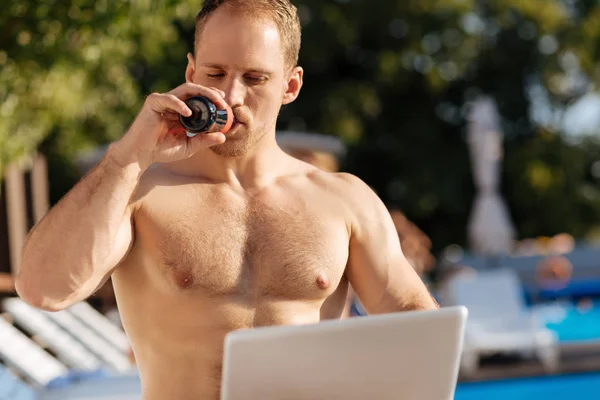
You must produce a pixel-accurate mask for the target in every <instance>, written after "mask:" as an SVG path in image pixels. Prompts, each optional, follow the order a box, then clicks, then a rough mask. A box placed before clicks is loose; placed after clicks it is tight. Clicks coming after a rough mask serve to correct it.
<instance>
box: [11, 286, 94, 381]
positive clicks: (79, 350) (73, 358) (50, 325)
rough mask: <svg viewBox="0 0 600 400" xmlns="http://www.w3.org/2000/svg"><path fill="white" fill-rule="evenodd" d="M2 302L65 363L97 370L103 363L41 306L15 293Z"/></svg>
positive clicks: (81, 368) (24, 327) (24, 326)
mask: <svg viewBox="0 0 600 400" xmlns="http://www.w3.org/2000/svg"><path fill="white" fill-rule="evenodd" d="M2 305H3V307H4V310H6V311H7V312H8V313H9V314H10V315H11V316H12V318H13V319H14V320H15V322H16V323H17V324H18V325H19V326H20V327H21V328H23V329H24V330H25V331H27V333H28V334H30V335H31V336H36V337H38V338H39V339H41V341H43V343H44V344H45V345H46V346H47V347H48V349H50V350H51V351H52V352H53V353H54V354H55V355H56V358H57V359H58V360H59V361H60V362H62V363H63V364H65V365H66V366H68V367H70V368H73V369H76V370H81V371H96V370H98V369H100V368H101V367H102V362H101V361H100V359H99V358H98V357H96V356H95V355H94V354H93V353H92V352H90V351H89V350H88V349H86V348H85V346H83V345H82V344H81V343H80V342H79V341H77V340H76V339H74V338H73V337H72V336H71V335H70V334H69V333H68V332H66V331H65V330H64V329H62V328H61V327H59V326H58V325H56V323H54V322H53V321H51V320H50V319H49V318H48V317H47V316H46V315H44V313H43V312H41V311H40V310H37V309H35V308H33V307H31V306H30V305H29V304H27V303H25V302H24V301H23V300H21V299H19V298H16V297H14V298H9V299H5V300H4V301H3V302H2Z"/></svg>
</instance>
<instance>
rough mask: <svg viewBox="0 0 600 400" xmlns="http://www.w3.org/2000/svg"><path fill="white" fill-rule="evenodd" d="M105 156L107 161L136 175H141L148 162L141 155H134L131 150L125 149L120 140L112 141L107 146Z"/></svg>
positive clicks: (147, 166) (148, 164)
mask: <svg viewBox="0 0 600 400" xmlns="http://www.w3.org/2000/svg"><path fill="white" fill-rule="evenodd" d="M106 158H107V160H108V162H109V163H111V164H112V165H114V166H115V167H117V168H119V169H121V170H123V171H127V172H130V173H131V174H134V175H136V176H138V177H139V176H141V175H142V174H143V173H144V171H146V170H147V169H148V168H149V167H150V164H151V163H149V162H148V161H146V160H143V159H142V158H143V157H138V156H136V155H135V154H134V153H133V152H131V151H128V150H127V149H125V148H124V147H123V145H122V143H121V142H119V141H117V142H113V143H111V144H110V145H109V146H108V149H107V151H106Z"/></svg>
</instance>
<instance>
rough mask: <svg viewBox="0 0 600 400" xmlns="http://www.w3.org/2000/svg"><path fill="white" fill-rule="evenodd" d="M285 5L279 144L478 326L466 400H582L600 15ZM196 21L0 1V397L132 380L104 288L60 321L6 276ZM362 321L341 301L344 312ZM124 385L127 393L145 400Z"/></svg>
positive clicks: (589, 353) (583, 3) (590, 7)
mask: <svg viewBox="0 0 600 400" xmlns="http://www.w3.org/2000/svg"><path fill="white" fill-rule="evenodd" d="M293 3H294V4H295V5H296V6H297V7H298V10H299V13H300V17H301V20H302V24H303V42H302V50H301V54H300V64H301V65H302V66H303V67H304V69H305V80H304V87H303V89H302V92H301V95H300V97H299V98H298V100H297V101H296V102H294V103H293V104H291V105H288V106H286V107H284V108H283V109H282V112H281V116H280V119H279V123H278V140H279V141H280V144H281V146H282V147H283V148H284V149H286V151H288V152H290V154H293V155H294V156H296V157H298V158H301V159H304V160H306V161H307V162H310V163H313V164H315V165H318V166H320V167H321V168H323V169H326V170H329V171H346V172H350V173H353V174H356V175H357V176H359V177H360V178H362V179H363V180H364V181H365V182H366V183H367V184H369V185H370V186H371V187H372V188H373V190H374V191H375V192H376V193H377V194H378V195H379V196H380V197H381V199H382V200H383V201H384V202H385V203H386V205H387V206H388V208H389V210H390V213H391V215H392V217H393V219H394V222H395V223H396V226H397V230H398V235H399V240H400V242H401V244H402V247H403V250H404V252H405V253H406V255H407V257H408V258H409V260H410V262H411V264H412V265H413V267H414V268H415V269H416V270H417V271H418V272H419V273H420V274H421V276H422V277H423V279H424V280H425V281H426V283H427V284H428V285H429V287H430V290H431V291H432V292H433V293H434V294H435V295H436V297H437V298H438V300H439V301H440V303H441V304H442V305H443V306H446V305H454V304H463V305H466V306H467V307H468V308H469V310H470V312H471V317H470V322H469V327H468V329H467V337H466V341H465V351H464V354H463V358H462V360H461V376H460V382H459V386H458V388H457V394H456V398H457V399H495V398H499V399H500V398H502V399H505V398H511V399H518V398H527V399H537V398H542V397H543V398H544V399H563V398H566V396H568V395H571V396H573V394H575V393H577V394H580V396H577V398H581V399H584V398H594V397H593V395H592V393H596V395H597V393H599V392H600V303H598V302H597V301H596V299H597V298H598V297H600V247H599V246H600V244H599V243H598V242H599V241H600V93H599V91H598V83H599V82H600V40H599V38H600V4H599V3H598V1H596V0H435V1H434V0H419V1H416V0H378V1H376V2H375V1H368V0H293ZM201 5H202V1H201V0H187V1H174V0H173V1H167V0H130V1H122V0H119V1H116V0H115V1H108V0H104V1H103V0H99V1H90V0H61V1H51V0H47V1H41V0H39V1H27V0H3V1H2V3H1V4H0V179H1V182H2V186H1V187H0V292H2V294H3V297H4V299H5V300H4V302H3V308H2V311H3V314H2V315H3V317H4V318H2V319H0V322H2V324H0V360H1V361H2V364H0V399H4V398H7V399H8V398H11V399H12V398H19V397H15V396H17V394H15V393H20V394H19V395H23V396H24V394H23V393H30V391H29V388H35V390H36V391H37V392H39V391H40V390H42V389H41V388H44V387H45V388H47V387H49V386H52V385H59V384H58V383H57V382H59V381H60V379H58V378H61V377H62V379H63V385H62V386H65V387H66V386H68V385H69V382H73V381H75V380H78V381H85V380H88V379H87V378H85V377H81V376H80V375H81V374H80V375H77V374H73V373H71V374H69V373H68V372H69V371H81V370H86V371H88V372H87V373H88V375H89V374H91V372H93V371H97V370H100V369H102V368H104V369H106V368H108V369H109V370H112V371H113V372H115V371H116V372H118V373H124V374H125V375H124V376H129V375H127V374H128V373H127V372H123V371H126V370H128V368H134V364H135V360H134V359H133V357H132V355H131V354H130V353H129V351H128V349H127V344H126V338H125V337H124V335H123V333H122V331H120V330H119V329H120V328H119V318H118V310H116V306H115V302H114V298H113V294H112V290H111V285H110V282H109V283H108V284H107V285H106V286H105V287H104V288H103V289H102V290H101V291H99V292H98V293H97V294H96V295H94V296H93V297H92V298H91V299H89V301H88V302H86V303H85V304H83V305H82V306H81V307H80V308H79V309H78V310H69V311H66V312H63V313H59V314H58V316H57V315H54V314H53V315H52V316H51V315H49V314H47V313H43V312H38V311H35V310H32V309H29V308H27V307H26V306H24V305H23V304H22V303H19V302H17V301H15V294H14V287H13V283H12V273H14V272H15V271H16V270H17V269H18V262H19V261H18V253H19V251H20V248H21V246H22V244H23V241H24V238H25V235H26V234H27V232H28V230H29V229H30V228H31V227H32V226H33V224H35V222H37V221H38V220H39V219H40V218H41V217H42V216H43V215H44V213H45V212H46V211H47V210H48V208H49V207H51V206H52V205H53V204H55V203H56V202H57V201H58V200H59V199H60V198H61V197H62V196H63V195H64V194H65V193H66V192H67V191H68V190H69V189H70V188H71V187H72V186H73V185H74V184H75V183H76V182H77V180H79V179H80V178H81V177H82V175H83V174H85V172H86V171H87V170H88V169H89V168H91V167H92V166H93V165H94V163H95V162H97V161H98V160H99V159H100V157H101V156H102V154H103V151H104V149H105V146H106V145H107V144H108V143H110V141H112V140H115V139H117V138H118V137H120V135H122V133H123V132H124V131H125V130H126V129H127V127H128V125H129V124H130V123H131V121H132V120H133V118H134V116H135V115H136V113H137V111H138V110H139V108H140V107H141V104H142V102H143V100H144V97H145V96H146V95H147V94H149V93H151V92H153V91H158V92H163V91H168V90H170V89H171V88H173V87H175V86H177V85H179V84H181V83H182V82H183V81H184V70H185V65H186V58H185V55H186V53H187V52H188V51H190V50H191V49H192V43H193V30H194V20H195V15H196V13H197V11H198V10H199V9H200V7H201ZM361 314H362V309H361V306H360V303H359V302H358V301H356V300H355V299H353V298H352V296H350V297H349V307H348V315H350V316H355V315H361ZM32 321H33V322H32ZM5 322H6V323H5ZM115 328H117V329H115ZM40 332H42V333H40ZM48 332H49V333H48ZM57 332H58V333H57ZM61 334H62V336H61ZM90 337H92V338H93V340H90ZM57 338H58V339H57ZM86 338H87V339H86ZM53 341H58V342H59V344H58V345H57V344H56V343H54V342H53ZM64 343H70V344H69V345H65V344H64ZM17 344H18V345H17ZM19 346H20V347H19ZM19 349H20V350H19ZM42 349H43V350H42ZM17 350H18V351H17ZM38 350H41V351H42V353H40V352H39V351H38ZM64 352H66V354H67V355H65V354H64ZM106 352H108V353H106ZM75 353H76V354H75ZM113 353H114V355H112V356H108V355H107V354H113ZM73 354H75V355H73ZM83 355H85V356H86V357H87V358H85V357H83ZM46 356H48V357H50V358H48V357H46ZM36 357H37V358H36ZM78 357H79V358H78ZM82 357H83V358H82ZM84 359H85V360H87V361H85V360H84ZM32 360H34V361H32ZM35 360H37V361H35ZM40 360H45V361H43V362H42V361H40ZM82 360H84V361H85V362H84V361H82ZM92 360H95V361H94V362H92ZM46 362H48V363H49V364H48V367H47V368H46V369H44V368H45V367H44V368H42V367H41V365H42V364H43V363H46ZM86 363H87V364H86ZM43 365H46V364H43ZM51 366H52V367H51ZM100 367H102V368H100ZM41 370H43V371H46V372H43V371H42V372H40V371H41ZM3 376H4V378H2V377H3ZM9 376H10V377H11V378H10V379H9V378H8V377H9ZM3 379H4V380H3ZM134 381H135V379H133V378H132V379H130V380H127V379H123V380H122V381H121V383H122V385H123V387H122V388H121V389H120V390H122V392H123V393H124V392H126V391H127V390H130V391H132V393H133V392H135V390H138V389H137V386H136V385H135V382H134ZM65 382H67V383H65ZM132 382H133V383H132ZM3 384H4V386H3ZM59 386H60V385H59ZM117 386H118V385H116V386H115V388H116V387H117ZM90 390H91V389H90ZM115 390H117V389H115ZM5 393H8V394H5ZM596 395H594V396H596ZM2 396H5V397H2ZM72 396H73V397H69V398H79V397H75V395H72ZM107 396H108V395H107ZM519 396H521V397H519ZM536 396H537V397H536ZM23 398H25V397H23ZM31 398H33V397H31ZM62 398H66V397H62ZM81 398H83V397H81ZM106 398H109V397H106ZM110 398H112V397H110ZM115 398H116V397H115ZM131 398H135V397H131Z"/></svg>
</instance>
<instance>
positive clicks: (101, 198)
mask: <svg viewBox="0 0 600 400" xmlns="http://www.w3.org/2000/svg"><path fill="white" fill-rule="evenodd" d="M141 173H142V169H141V168H140V167H139V166H138V165H137V164H136V163H127V164H125V163H123V162H122V161H121V160H119V161H117V158H116V157H115V149H114V145H111V147H109V150H108V152H107V154H106V155H105V157H104V158H103V159H102V161H101V162H100V163H99V164H98V165H97V166H96V167H95V168H94V169H93V170H92V171H91V172H90V173H89V174H87V175H86V176H85V177H84V178H83V179H82V180H81V181H80V182H78V183H77V184H76V185H75V186H74V187H73V189H71V190H70V191H69V193H67V194H66V195H65V197H64V198H63V199H62V200H61V201H60V202H59V203H58V204H57V205H56V206H54V207H53V208H52V209H51V210H50V211H49V213H48V214H47V215H46V216H45V217H44V218H43V219H42V220H41V221H40V222H39V224H38V225H37V226H36V227H34V229H33V230H32V231H31V233H30V234H29V236H28V238H27V241H26V244H25V247H24V250H23V254H22V262H21V266H20V270H19V274H18V276H17V290H18V291H19V294H21V295H22V296H23V297H24V298H28V299H29V300H30V301H31V302H33V303H36V304H38V303H40V302H41V300H40V299H41V298H45V299H51V300H52V301H61V300H64V299H66V298H68V297H70V296H73V295H74V293H76V292H77V291H78V290H84V291H87V292H89V291H90V287H89V285H90V284H91V283H94V282H97V283H99V282H98V281H99V280H101V276H103V275H105V274H107V273H108V272H109V271H110V267H112V266H110V265H107V264H106V261H107V259H109V258H110V255H111V253H112V252H113V251H114V246H115V241H116V238H117V233H118V232H119V229H120V227H121V226H122V224H123V221H124V218H126V214H127V211H128V210H127V208H128V204H129V201H130V198H131V196H132V194H133V192H134V190H135V187H136V185H137V183H138V181H139V178H140V176H141ZM85 294H88V293H85ZM89 294H91V293H89Z"/></svg>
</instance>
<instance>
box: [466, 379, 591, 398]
mask: <svg viewBox="0 0 600 400" xmlns="http://www.w3.org/2000/svg"><path fill="white" fill-rule="evenodd" d="M598 398H600V373H590V374H577V375H561V376H547V377H538V378H523V379H510V380H501V381H490V382H476V383H461V384H459V385H458V386H457V388H456V395H455V396H454V400H565V399H569V400H571V399H572V400H587V399H590V400H591V399H598Z"/></svg>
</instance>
